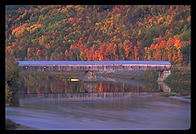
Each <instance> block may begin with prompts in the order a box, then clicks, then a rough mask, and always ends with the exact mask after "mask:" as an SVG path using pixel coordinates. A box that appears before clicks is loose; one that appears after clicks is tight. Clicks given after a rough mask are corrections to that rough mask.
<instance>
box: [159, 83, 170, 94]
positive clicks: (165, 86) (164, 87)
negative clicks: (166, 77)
mask: <svg viewBox="0 0 196 134" xmlns="http://www.w3.org/2000/svg"><path fill="white" fill-rule="evenodd" d="M158 86H159V89H160V90H161V91H162V92H166V93H170V92H171V89H170V88H169V87H168V86H167V85H166V84H165V83H164V82H163V81H158Z"/></svg>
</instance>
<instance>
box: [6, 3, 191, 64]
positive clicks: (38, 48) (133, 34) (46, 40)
mask: <svg viewBox="0 0 196 134" xmlns="http://www.w3.org/2000/svg"><path fill="white" fill-rule="evenodd" d="M190 10H191V7H190V6H187V5H186V6H184V5H24V6H22V5H9V6H6V17H5V19H6V20H5V35H6V42H5V46H6V47H5V48H6V50H5V51H6V56H12V57H14V58H15V59H16V60H169V61H170V62H171V63H172V64H173V65H179V66H181V65H184V64H189V63H190V45H191V35H190V34H191V23H190V22H191V14H190Z"/></svg>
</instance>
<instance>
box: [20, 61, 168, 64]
mask: <svg viewBox="0 0 196 134" xmlns="http://www.w3.org/2000/svg"><path fill="white" fill-rule="evenodd" d="M18 63H19V65H111V64H145V65H146V64H147V65H171V64H170V62H169V61H18Z"/></svg>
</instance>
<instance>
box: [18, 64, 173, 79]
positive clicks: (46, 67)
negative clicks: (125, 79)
mask: <svg viewBox="0 0 196 134" xmlns="http://www.w3.org/2000/svg"><path fill="white" fill-rule="evenodd" d="M18 63H19V68H20V70H22V71H85V72H89V73H91V74H93V73H92V72H94V71H106V72H108V71H138V70H143V71H147V70H155V71H159V78H158V81H163V80H164V79H165V78H166V77H167V76H168V75H170V68H171V64H170V62H169V61H18Z"/></svg>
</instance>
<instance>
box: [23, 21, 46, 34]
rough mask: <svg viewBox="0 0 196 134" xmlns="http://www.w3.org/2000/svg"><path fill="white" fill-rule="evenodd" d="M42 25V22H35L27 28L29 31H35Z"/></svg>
mask: <svg viewBox="0 0 196 134" xmlns="http://www.w3.org/2000/svg"><path fill="white" fill-rule="evenodd" d="M41 26H42V24H39V23H38V24H34V25H31V26H30V27H28V28H26V29H27V31H29V32H30V33H32V32H33V31H35V30H36V29H37V28H40V27H41Z"/></svg>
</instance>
